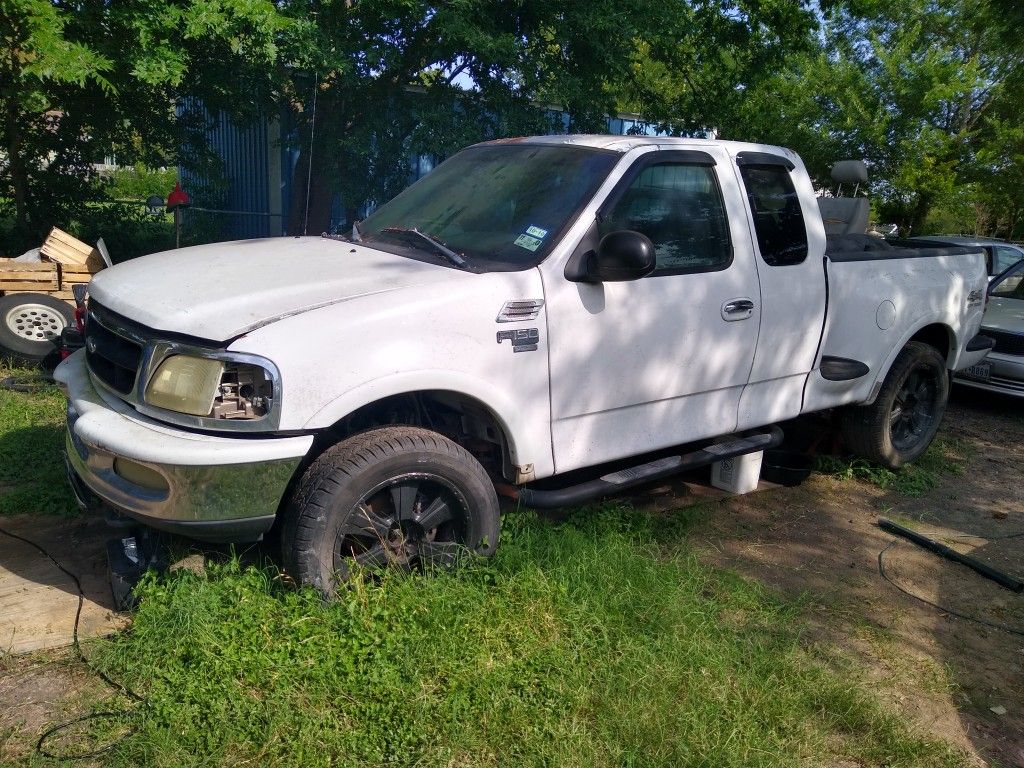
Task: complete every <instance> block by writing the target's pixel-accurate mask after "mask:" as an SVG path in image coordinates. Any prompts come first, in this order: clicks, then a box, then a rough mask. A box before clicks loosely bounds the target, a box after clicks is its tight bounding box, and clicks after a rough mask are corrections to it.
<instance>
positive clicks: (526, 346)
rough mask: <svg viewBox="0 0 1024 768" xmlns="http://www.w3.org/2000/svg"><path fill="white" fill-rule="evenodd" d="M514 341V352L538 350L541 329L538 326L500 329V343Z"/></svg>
mask: <svg viewBox="0 0 1024 768" xmlns="http://www.w3.org/2000/svg"><path fill="white" fill-rule="evenodd" d="M503 341H511V342H512V351H513V352H536V351H537V344H539V343H540V331H539V330H537V329H536V328H516V329H515V330H511V331H498V343H499V344H501V342H503Z"/></svg>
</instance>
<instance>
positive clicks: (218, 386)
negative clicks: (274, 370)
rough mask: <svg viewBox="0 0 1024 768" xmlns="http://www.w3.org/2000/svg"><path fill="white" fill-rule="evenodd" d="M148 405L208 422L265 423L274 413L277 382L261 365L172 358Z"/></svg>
mask: <svg viewBox="0 0 1024 768" xmlns="http://www.w3.org/2000/svg"><path fill="white" fill-rule="evenodd" d="M145 399H146V403H147V404H148V405H151V406H155V407H157V408H163V409H166V410H168V411H174V412H175V413H185V414H189V415H191V416H199V417H202V418H204V419H214V420H218V421H220V420H230V421H246V420H253V419H262V418H263V417H264V416H266V415H267V414H268V413H269V412H270V409H271V406H272V404H273V399H274V380H273V376H272V375H271V374H270V372H269V371H268V370H266V369H265V368H263V367H262V366H260V365H256V364H252V363H244V362H236V361H234V360H219V359H213V358H205V357H195V356H193V355H185V354H178V355H171V356H170V357H168V358H167V359H166V360H164V361H163V362H162V363H161V364H160V366H159V367H158V368H157V369H156V372H155V373H154V374H153V376H152V378H150V380H149V384H148V385H147V386H146V396H145Z"/></svg>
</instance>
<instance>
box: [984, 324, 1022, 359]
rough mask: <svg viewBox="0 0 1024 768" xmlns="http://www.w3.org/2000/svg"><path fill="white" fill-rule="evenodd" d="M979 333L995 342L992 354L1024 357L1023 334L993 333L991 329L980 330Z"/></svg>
mask: <svg viewBox="0 0 1024 768" xmlns="http://www.w3.org/2000/svg"><path fill="white" fill-rule="evenodd" d="M981 332H982V333H983V334H985V335H986V336H990V337H991V338H993V339H995V340H996V345H995V347H993V349H992V351H993V352H1002V353H1003V354H1004V355H1024V334H1019V333H1007V332H1006V331H994V330H992V329H991V328H982V329H981Z"/></svg>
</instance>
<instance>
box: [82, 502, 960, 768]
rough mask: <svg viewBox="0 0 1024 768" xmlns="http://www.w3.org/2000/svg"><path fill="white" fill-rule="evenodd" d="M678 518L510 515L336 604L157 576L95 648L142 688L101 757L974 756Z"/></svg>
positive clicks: (247, 576)
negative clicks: (887, 696)
mask: <svg viewBox="0 0 1024 768" xmlns="http://www.w3.org/2000/svg"><path fill="white" fill-rule="evenodd" d="M664 522H665V521H664V519H663V518H658V517H652V516H647V515H643V514H640V513H637V512H635V511H633V510H630V509H625V508H620V507H613V506H609V507H603V508H601V509H599V510H597V511H596V513H595V510H583V511H581V512H580V513H578V514H576V515H574V516H573V517H571V519H570V520H569V521H567V522H565V523H562V524H557V525H555V524H552V523H549V522H545V521H543V520H540V519H538V518H536V517H534V516H532V515H530V514H527V513H521V514H516V515H513V516H510V517H509V518H508V519H506V520H505V524H504V532H503V545H502V549H501V551H500V552H499V554H498V556H497V558H496V559H495V560H494V561H493V562H491V563H489V564H471V565H469V566H468V567H467V568H465V569H464V570H462V571H460V572H458V573H455V574H447V573H440V574H436V575H433V576H429V577H424V576H420V575H411V576H408V575H398V574H386V575H384V576H383V577H380V578H371V577H369V576H365V577H360V578H356V579H355V580H354V581H353V582H352V584H351V585H350V587H349V588H348V589H347V590H344V591H343V593H342V594H341V596H340V598H339V599H338V601H337V602H334V603H331V604H325V603H323V602H322V600H321V599H320V598H319V596H318V595H316V594H314V593H313V592H311V591H308V590H299V591H295V590H294V589H292V588H291V587H289V586H288V585H287V584H286V583H285V582H284V581H283V580H282V579H281V577H280V576H278V575H277V573H276V572H275V571H273V570H259V569H255V568H242V567H240V566H239V564H238V562H237V561H230V562H228V563H226V564H224V565H221V566H214V567H212V568H210V569H209V570H208V572H207V573H206V574H205V575H196V574H195V573H192V572H189V571H179V572H176V573H173V574H171V575H168V576H161V577H154V576H150V577H147V579H146V580H145V581H144V582H143V584H142V585H141V586H140V588H139V590H138V592H139V595H140V596H141V598H142V603H141V606H140V608H139V610H138V612H137V613H136V615H135V620H134V624H133V627H132V629H131V630H130V631H128V632H127V633H125V634H122V635H120V636H118V637H116V638H114V639H113V640H111V641H108V642H104V643H101V644H99V645H97V646H94V647H93V648H92V649H91V653H92V654H93V656H92V657H93V658H94V659H98V660H99V662H100V663H101V664H102V665H103V667H104V668H105V669H106V670H107V671H108V672H109V673H111V674H113V675H114V676H116V677H118V678H123V679H124V680H125V681H126V682H128V683H129V684H130V685H132V686H133V687H135V688H137V689H139V690H141V691H142V692H143V693H144V694H145V696H146V697H147V702H146V703H145V704H144V705H142V706H140V707H139V708H138V709H137V710H135V713H134V716H132V718H131V722H132V723H133V725H135V726H136V727H137V730H136V731H135V732H134V733H133V734H132V735H130V736H129V737H128V738H127V739H126V740H125V741H122V742H119V743H118V744H116V745H115V746H114V748H113V750H112V751H111V752H110V753H108V754H107V755H106V756H105V758H104V762H105V764H107V765H109V766H122V765H123V766H128V765H132V766H134V765H166V766H171V765H237V764H239V763H242V762H246V761H249V762H251V763H252V764H259V765H265V766H276V765H299V764H301V765H311V766H327V765H351V766H383V765H465V766H497V765H560V766H621V765H633V766H643V765H651V766H655V765H715V766H744V767H747V766H769V765H770V766H780V765H807V764H821V765H825V764H835V763H837V762H841V761H843V760H847V761H852V762H856V763H857V764H858V765H865V766H871V765H875V766H881V765H903V766H911V765H914V766H947V765H948V766H952V765H956V764H958V763H959V761H960V759H961V757H960V756H958V755H956V754H954V753H953V752H952V751H950V750H949V749H948V748H947V747H944V746H942V745H939V744H935V743H927V742H924V741H921V740H919V739H917V738H915V737H913V736H911V735H910V734H908V732H907V730H906V727H905V726H904V725H903V724H902V723H901V722H900V721H899V720H898V719H897V718H896V717H895V716H893V715H892V714H889V713H887V712H886V711H885V710H884V709H883V708H882V706H881V705H880V704H879V703H878V701H877V700H876V699H875V698H874V695H873V694H872V693H870V686H869V684H867V683H866V682H862V681H857V680H856V679H853V678H851V676H850V675H848V674H847V675H843V676H840V675H837V674H835V673H833V672H830V671H829V670H828V669H827V668H826V667H825V666H824V664H823V663H822V661H820V660H819V659H817V658H816V657H815V656H814V654H813V653H811V652H809V651H807V650H805V649H804V648H803V647H802V646H801V644H800V635H799V632H800V618H799V611H800V608H799V606H795V605H787V604H783V603H780V602H778V601H777V600H775V599H773V598H772V597H770V596H769V595H767V594H765V593H764V592H763V591H762V590H761V589H760V588H759V587H757V586H756V585H753V584H751V583H748V582H745V581H743V580H741V579H739V578H737V577H735V576H731V575H729V574H725V573H719V572H715V571H713V570H711V569H709V568H708V567H707V566H706V565H704V564H702V563H701V562H699V561H698V559H697V558H696V557H695V556H694V555H693V553H692V552H690V551H689V549H688V547H687V546H686V541H685V533H686V531H685V526H674V525H669V526H667V527H666V526H665V525H664ZM98 727H104V726H102V725H100V726H98Z"/></svg>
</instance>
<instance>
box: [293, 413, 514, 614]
mask: <svg viewBox="0 0 1024 768" xmlns="http://www.w3.org/2000/svg"><path fill="white" fill-rule="evenodd" d="M499 527H500V522H499V514H498V497H497V494H496V493H495V490H494V485H493V484H492V482H491V480H490V478H489V477H488V476H487V473H486V472H485V471H484V468H483V467H482V466H480V462H478V461H477V460H476V459H475V458H473V456H471V455H470V454H469V452H467V451H466V450H465V449H464V448H462V447H461V446H459V445H457V444H456V443H453V442H452V441H451V440H449V439H447V438H446V437H443V436H441V435H439V434H437V433H435V432H430V431H428V430H425V429H419V428H416V427H385V428H382V429H373V430H370V431H368V432H363V433H361V434H358V435H355V436H353V437H351V438H349V439H347V440H345V441H343V442H341V443H339V444H337V445H335V446H333V447H332V448H329V449H328V450H326V451H325V452H324V453H323V454H321V455H320V457H319V458H317V459H316V461H314V462H313V464H312V465H311V466H310V467H309V469H307V470H306V472H305V474H303V476H302V478H301V479H300V480H299V482H298V484H297V486H296V488H295V491H294V493H293V494H292V498H291V500H290V502H289V503H288V506H287V507H286V509H285V511H284V519H283V521H282V528H281V544H282V556H283V561H284V564H285V569H286V570H287V571H288V572H289V573H291V574H292V576H293V577H295V578H296V579H297V580H298V581H299V582H301V583H303V584H308V585H311V586H313V587H315V588H316V589H317V590H319V591H320V592H321V593H322V594H324V595H325V596H330V595H331V594H333V593H334V592H335V590H336V588H337V586H338V584H339V583H341V582H343V581H344V580H345V579H347V578H348V576H349V575H350V573H351V570H352V567H353V563H355V564H357V565H358V566H359V567H364V568H369V569H375V568H383V567H397V568H400V569H405V570H411V569H413V568H430V567H451V566H453V565H455V564H457V563H458V562H459V560H460V559H461V558H462V556H463V555H478V556H484V557H488V556H490V555H493V554H494V551H495V550H496V549H497V545H498V532H499Z"/></svg>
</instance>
